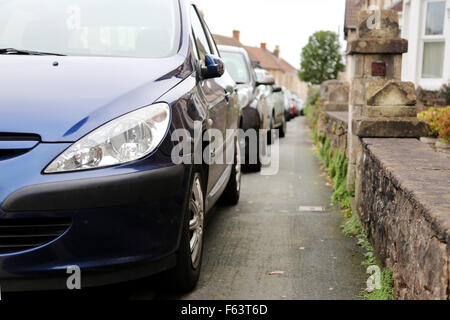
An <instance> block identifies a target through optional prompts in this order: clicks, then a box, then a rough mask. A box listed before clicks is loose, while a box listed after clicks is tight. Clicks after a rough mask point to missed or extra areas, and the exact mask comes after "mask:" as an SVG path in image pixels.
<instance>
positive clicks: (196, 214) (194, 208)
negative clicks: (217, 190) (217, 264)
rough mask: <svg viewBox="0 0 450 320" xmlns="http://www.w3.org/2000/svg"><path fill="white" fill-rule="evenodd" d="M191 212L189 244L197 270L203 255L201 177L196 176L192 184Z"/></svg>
mask: <svg viewBox="0 0 450 320" xmlns="http://www.w3.org/2000/svg"><path fill="white" fill-rule="evenodd" d="M189 212H190V221H189V239H190V241H189V244H190V249H191V261H192V267H193V268H194V269H196V268H198V266H199V264H200V257H201V253H202V247H203V224H204V200H203V191H202V185H201V182H200V176H199V175H196V176H195V178H194V182H193V184H192V190H191V197H190V201H189Z"/></svg>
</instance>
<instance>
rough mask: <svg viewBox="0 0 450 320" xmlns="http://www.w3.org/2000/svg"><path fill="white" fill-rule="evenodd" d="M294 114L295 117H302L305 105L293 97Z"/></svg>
mask: <svg viewBox="0 0 450 320" xmlns="http://www.w3.org/2000/svg"><path fill="white" fill-rule="evenodd" d="M294 99H295V113H296V115H297V116H304V115H305V113H304V109H305V103H304V102H303V100H302V99H300V98H298V97H295V98H294Z"/></svg>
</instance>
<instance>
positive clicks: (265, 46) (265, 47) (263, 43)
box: [261, 42, 267, 50]
mask: <svg viewBox="0 0 450 320" xmlns="http://www.w3.org/2000/svg"><path fill="white" fill-rule="evenodd" d="M261 49H264V50H267V43H265V42H261Z"/></svg>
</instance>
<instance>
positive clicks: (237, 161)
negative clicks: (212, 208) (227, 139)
mask: <svg viewBox="0 0 450 320" xmlns="http://www.w3.org/2000/svg"><path fill="white" fill-rule="evenodd" d="M241 177H242V170H241V148H240V145H239V140H238V139H236V143H235V151H234V163H233V165H232V168H231V175H230V181H228V185H227V187H226V188H225V191H224V192H223V194H222V198H221V202H222V203H224V204H227V205H232V206H234V205H237V204H238V203H239V198H240V196H241Z"/></svg>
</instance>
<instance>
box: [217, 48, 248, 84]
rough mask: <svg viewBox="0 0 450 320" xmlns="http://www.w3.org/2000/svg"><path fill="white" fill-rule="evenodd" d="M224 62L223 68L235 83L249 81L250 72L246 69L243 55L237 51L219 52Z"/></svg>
mask: <svg viewBox="0 0 450 320" xmlns="http://www.w3.org/2000/svg"><path fill="white" fill-rule="evenodd" d="M220 54H221V56H222V58H223V61H224V63H225V69H226V70H227V71H228V73H229V74H230V75H231V77H232V78H233V80H234V82H236V83H237V84H243V83H249V82H250V73H249V71H248V67H247V63H246V62H245V57H244V56H243V55H242V54H241V53H239V52H225V51H221V52H220Z"/></svg>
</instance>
